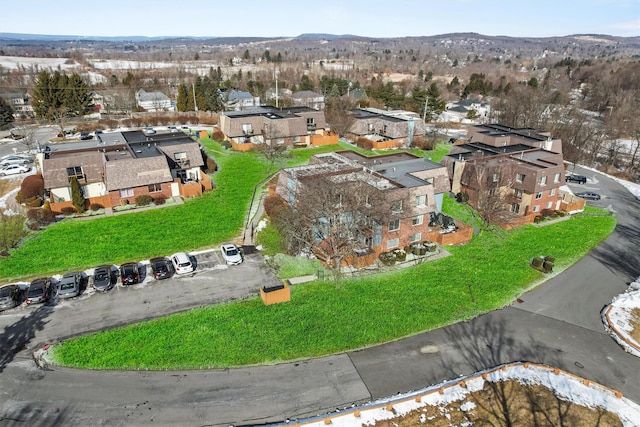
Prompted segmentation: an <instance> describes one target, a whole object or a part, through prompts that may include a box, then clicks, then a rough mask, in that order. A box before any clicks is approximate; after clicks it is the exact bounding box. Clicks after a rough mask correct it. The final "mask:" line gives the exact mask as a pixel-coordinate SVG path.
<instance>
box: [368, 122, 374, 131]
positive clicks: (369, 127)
mask: <svg viewBox="0 0 640 427" xmlns="http://www.w3.org/2000/svg"><path fill="white" fill-rule="evenodd" d="M367 132H373V123H367Z"/></svg>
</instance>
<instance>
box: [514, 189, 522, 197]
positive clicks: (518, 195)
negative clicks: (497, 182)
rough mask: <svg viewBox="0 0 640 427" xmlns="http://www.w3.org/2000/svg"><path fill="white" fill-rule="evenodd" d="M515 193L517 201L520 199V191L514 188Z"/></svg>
mask: <svg viewBox="0 0 640 427" xmlns="http://www.w3.org/2000/svg"><path fill="white" fill-rule="evenodd" d="M515 193H516V197H517V198H518V199H522V190H520V189H518V188H516V190H515Z"/></svg>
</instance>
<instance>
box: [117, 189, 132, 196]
mask: <svg viewBox="0 0 640 427" xmlns="http://www.w3.org/2000/svg"><path fill="white" fill-rule="evenodd" d="M120 197H133V188H121V189H120Z"/></svg>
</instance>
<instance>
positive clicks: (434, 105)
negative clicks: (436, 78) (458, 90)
mask: <svg viewBox="0 0 640 427" xmlns="http://www.w3.org/2000/svg"><path fill="white" fill-rule="evenodd" d="M440 95H441V92H440V88H439V87H438V84H437V83H436V82H433V83H431V85H430V86H429V88H428V89H427V97H428V98H429V99H428V100H427V115H431V114H440V113H442V112H443V111H444V110H445V108H446V102H445V101H444V100H443V99H442V98H441V97H440Z"/></svg>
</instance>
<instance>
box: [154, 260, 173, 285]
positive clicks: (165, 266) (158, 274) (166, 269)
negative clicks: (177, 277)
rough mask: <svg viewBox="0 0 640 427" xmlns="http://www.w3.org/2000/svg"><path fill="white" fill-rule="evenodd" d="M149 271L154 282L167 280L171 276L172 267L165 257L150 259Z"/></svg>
mask: <svg viewBox="0 0 640 427" xmlns="http://www.w3.org/2000/svg"><path fill="white" fill-rule="evenodd" d="M150 264H151V271H153V277H154V278H155V279H156V280H162V279H168V278H169V277H171V276H173V265H172V264H171V261H170V260H168V259H167V258H165V257H158V258H152V259H151V260H150Z"/></svg>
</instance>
